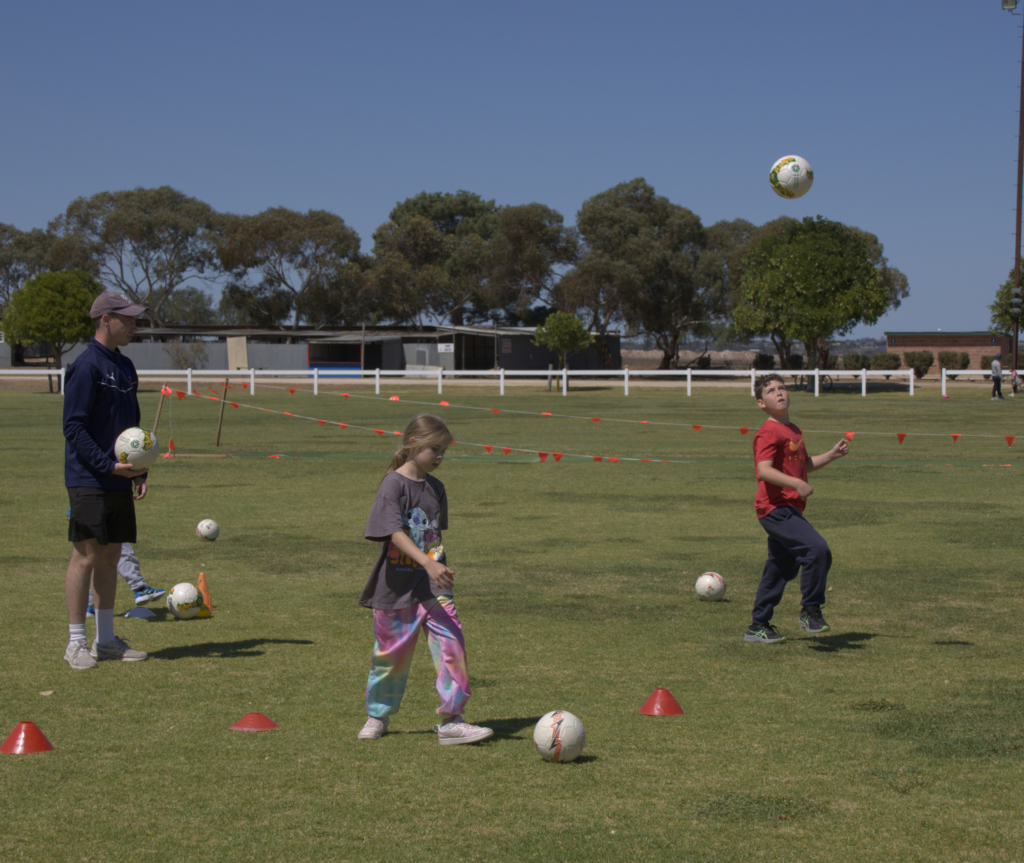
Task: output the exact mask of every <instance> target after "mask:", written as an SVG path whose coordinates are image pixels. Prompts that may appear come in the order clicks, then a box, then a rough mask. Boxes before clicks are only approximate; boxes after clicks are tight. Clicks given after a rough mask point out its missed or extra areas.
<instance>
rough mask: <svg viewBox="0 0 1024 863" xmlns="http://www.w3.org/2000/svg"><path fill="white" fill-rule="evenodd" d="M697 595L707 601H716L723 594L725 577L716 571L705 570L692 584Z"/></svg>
mask: <svg viewBox="0 0 1024 863" xmlns="http://www.w3.org/2000/svg"><path fill="white" fill-rule="evenodd" d="M693 588H694V590H696V591H697V596H699V597H700V598H701V599H704V600H707V601H708V602H718V601H719V600H720V599H721V598H722V597H723V596H725V579H724V578H722V576H720V575H719V574H718V573H717V572H705V573H704V574H703V575H702V576H701V577H700V578H698V579H697V583H696V584H695V585H694V586H693Z"/></svg>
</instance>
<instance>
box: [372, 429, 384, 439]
mask: <svg viewBox="0 0 1024 863" xmlns="http://www.w3.org/2000/svg"><path fill="white" fill-rule="evenodd" d="M374 431H375V432H377V434H379V435H380V436H381V437H384V432H382V431H381V430H380V429H374Z"/></svg>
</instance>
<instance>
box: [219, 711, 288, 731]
mask: <svg viewBox="0 0 1024 863" xmlns="http://www.w3.org/2000/svg"><path fill="white" fill-rule="evenodd" d="M280 727H281V726H280V725H278V724H277V723H276V722H274V721H273V720H272V719H267V717H266V716H264V715H263V714H262V713H246V714H245V716H243V717H242V718H241V719H239V720H238V722H236V723H235V724H234V725H232V726H231V730H232V731H276V730H277V729H278V728H280Z"/></svg>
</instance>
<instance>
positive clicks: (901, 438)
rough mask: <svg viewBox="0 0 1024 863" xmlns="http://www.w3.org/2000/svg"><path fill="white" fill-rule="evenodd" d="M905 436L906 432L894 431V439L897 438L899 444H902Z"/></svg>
mask: <svg viewBox="0 0 1024 863" xmlns="http://www.w3.org/2000/svg"><path fill="white" fill-rule="evenodd" d="M906 436H907V433H906V432H902V433H900V432H896V440H898V441H899V442H900V446H903V441H904V439H905V438H906Z"/></svg>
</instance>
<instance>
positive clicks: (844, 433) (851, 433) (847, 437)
mask: <svg viewBox="0 0 1024 863" xmlns="http://www.w3.org/2000/svg"><path fill="white" fill-rule="evenodd" d="M855 434H857V432H843V435H844V436H845V437H846V439H847V440H853V436H854V435H855Z"/></svg>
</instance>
